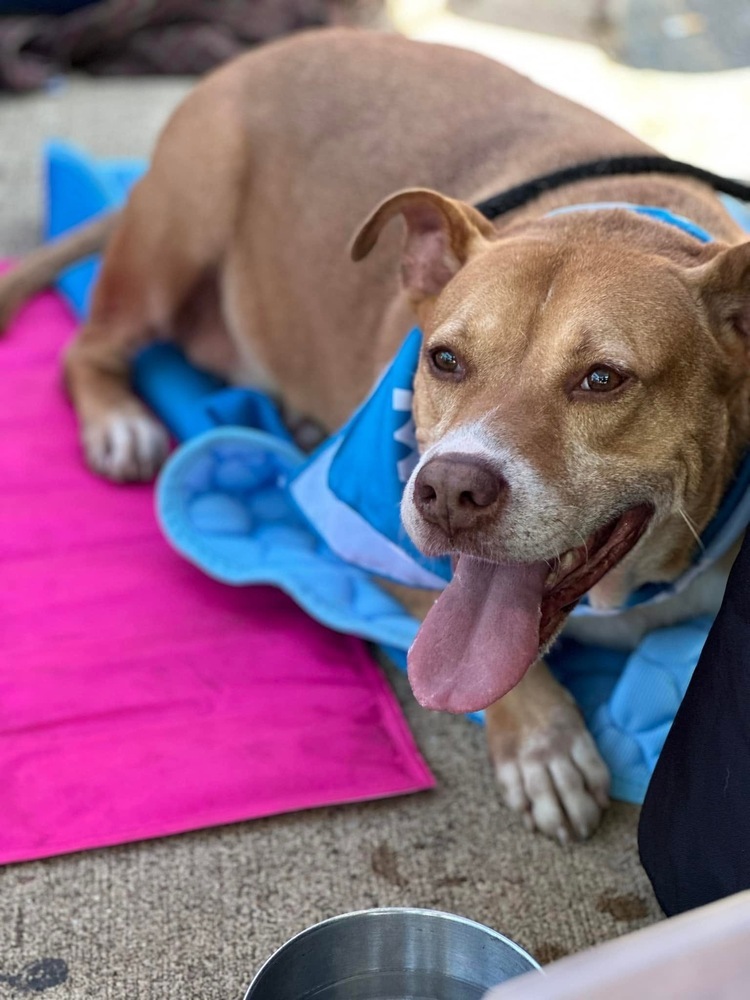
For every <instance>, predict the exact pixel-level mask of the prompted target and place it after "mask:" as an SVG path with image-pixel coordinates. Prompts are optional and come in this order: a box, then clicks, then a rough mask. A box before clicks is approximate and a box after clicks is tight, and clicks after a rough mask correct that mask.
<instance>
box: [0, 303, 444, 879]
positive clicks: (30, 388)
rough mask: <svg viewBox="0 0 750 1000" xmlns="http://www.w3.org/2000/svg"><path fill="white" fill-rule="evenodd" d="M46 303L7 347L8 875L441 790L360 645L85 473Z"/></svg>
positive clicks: (0, 627)
mask: <svg viewBox="0 0 750 1000" xmlns="http://www.w3.org/2000/svg"><path fill="white" fill-rule="evenodd" d="M73 326H74V323H73V320H72V319H71V317H70V315H69V313H68V312H67V310H66V308H65V306H64V305H63V303H62V302H61V301H60V300H59V299H58V298H57V297H56V296H54V295H53V294H47V295H44V296H42V297H40V298H39V299H37V300H36V301H35V302H33V303H32V304H31V305H30V306H29V307H28V308H27V309H26V310H25V311H24V312H23V314H22V315H21V316H20V318H19V319H18V321H17V322H16V323H15V324H14V326H13V327H12V329H11V330H10V331H9V333H8V334H7V336H6V338H5V339H4V340H3V341H2V342H0V370H2V374H3V405H2V409H0V525H1V526H2V527H0V567H1V569H0V573H1V574H2V575H1V583H0V802H1V803H2V805H1V806H0V815H1V816H2V819H0V863H6V862H10V861H23V860H28V859H31V858H40V857H47V856H50V855H54V854H61V853H65V852H68V851H77V850H83V849H87V848H94V847H102V846H105V845H108V844H118V843H123V842H126V841H132V840H140V839H144V838H149V837H159V836H164V835H166V834H173V833H179V832H181V831H185V830H193V829H196V828H199V827H206V826H213V825H217V824H221V823H231V822H236V821H238V820H246V819H252V818H254V817H257V816H267V815H269V814H272V813H279V812H286V811H291V810H295V809H305V808H309V807H311V806H321V805H330V804H333V803H342V802H354V801H358V800H362V799H373V798H380V797H383V796H390V795H398V794H403V793H407V792H414V791H418V790H420V789H426V788H430V787H432V786H433V784H434V781H433V779H432V776H431V775H430V772H429V771H428V769H427V767H426V765H425V763H424V761H423V760H422V758H421V757H420V755H419V752H418V750H417V749H416V747H415V745H414V743H413V740H412V738H411V735H410V733H409V731H408V729H407V727H406V724H405V721H404V719H403V716H402V715H401V712H400V709H399V707H398V704H397V702H396V700H395V698H394V696H393V694H392V692H391V690H390V688H389V686H388V684H387V682H386V681H385V679H384V677H383V676H382V674H381V672H380V670H379V668H378V667H377V665H376V664H375V663H374V662H373V661H372V659H371V658H370V657H369V655H368V653H367V650H366V648H365V646H364V644H363V643H362V642H361V641H359V640H357V639H354V638H351V637H348V636H342V635H338V634H336V633H334V632H330V631H328V630H327V629H325V628H323V627H322V626H321V625H319V624H317V623H316V622H314V621H312V620H311V619H309V618H307V617H306V616H305V615H304V614H303V612H302V611H300V610H299V609H298V608H297V607H296V605H294V604H293V603H292V602H291V600H290V599H289V598H287V597H286V596H285V595H284V594H282V593H280V592H278V591H275V590H272V589H270V588H266V587H250V588H240V589H232V588H230V587H227V586H224V585H222V584H219V583H216V582H214V581H213V580H210V579H208V578H207V577H204V576H203V575H201V573H199V572H198V571H197V570H196V569H194V568H193V567H192V566H190V565H188V564H187V563H186V562H183V561H182V560H181V559H180V558H179V557H178V556H177V555H176V554H175V553H174V552H173V551H172V550H171V549H170V548H169V547H168V546H167V544H166V543H165V542H164V540H163V539H162V537H161V535H160V533H159V531H158V528H157V526H156V522H155V519H154V515H153V512H152V489H151V487H150V486H127V487H125V486H114V485H110V484H108V483H105V482H103V481H101V480H99V479H97V478H95V477H94V476H93V475H92V474H91V473H89V472H88V471H87V470H86V469H85V468H84V466H83V464H82V461H81V458H80V454H79V449H78V443H77V439H76V427H75V423H74V419H73V414H72V412H71V410H70V407H69V405H68V404H67V402H66V401H65V399H64V396H63V392H62V389H61V381H60V365H59V360H58V359H59V353H60V348H61V346H62V344H63V343H64V342H65V340H66V339H67V338H68V337H69V336H70V333H71V330H72V328H73Z"/></svg>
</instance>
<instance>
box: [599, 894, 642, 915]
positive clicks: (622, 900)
mask: <svg viewBox="0 0 750 1000" xmlns="http://www.w3.org/2000/svg"><path fill="white" fill-rule="evenodd" d="M596 908H597V910H598V911H599V912H600V913H608V914H609V915H610V917H614V918H615V920H622V921H629V920H643V919H644V918H645V917H647V916H648V914H649V909H648V903H647V902H646V900H645V899H642V898H641V896H638V895H636V893H634V892H624V893H621V894H619V895H618V894H617V893H608V892H603V893H602V894H601V896H599V898H598V899H597V901H596Z"/></svg>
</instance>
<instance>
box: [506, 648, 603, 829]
mask: <svg viewBox="0 0 750 1000" xmlns="http://www.w3.org/2000/svg"><path fill="white" fill-rule="evenodd" d="M486 721H487V739H488V744H489V752H490V758H491V759H492V763H493V766H494V768H495V774H496V776H497V780H498V782H499V784H500V790H501V793H502V796H503V799H504V801H505V803H506V805H508V806H509V807H510V808H511V809H513V810H515V811H516V812H518V813H521V815H522V816H523V821H524V824H525V826H526V827H527V828H528V829H529V830H534V829H537V830H540V831H541V832H542V833H546V834H547V835H548V836H550V837H556V838H557V839H558V840H559V841H560V842H561V843H566V842H567V841H569V840H570V839H571V836H572V837H576V838H582V839H583V838H586V837H589V836H590V835H591V834H592V833H593V832H594V830H595V829H596V828H597V826H598V825H599V821H600V819H601V815H602V811H603V810H604V809H605V808H606V807H607V805H608V804H609V773H608V771H607V768H606V765H605V764H604V762H603V761H602V759H601V757H600V756H599V752H598V750H597V749H596V746H595V744H594V741H593V739H592V738H591V735H590V733H589V732H588V730H587V729H586V725H585V723H584V721H583V718H582V716H581V713H580V712H579V710H578V708H577V706H576V705H575V702H574V701H573V699H572V698H571V696H570V695H569V694H568V692H567V691H566V690H565V689H564V688H563V687H562V686H561V685H560V684H558V682H557V681H556V680H555V678H554V677H553V676H552V674H551V673H550V671H549V668H548V667H547V665H546V664H545V663H544V662H542V661H541V660H538V661H537V662H536V663H535V664H534V665H533V666H532V667H531V669H530V670H529V671H528V672H527V674H526V676H525V677H524V678H523V680H522V681H521V682H520V684H518V685H517V686H516V687H515V688H514V689H513V690H512V691H510V692H509V693H508V694H507V695H505V697H504V698H501V700H500V701H497V702H495V704H494V705H491V706H490V707H489V708H488V709H487V712H486Z"/></svg>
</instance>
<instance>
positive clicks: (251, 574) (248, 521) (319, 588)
mask: <svg viewBox="0 0 750 1000" xmlns="http://www.w3.org/2000/svg"><path fill="white" fill-rule="evenodd" d="M143 170H144V165H143V164H142V163H140V162H136V161H117V162H114V161H109V160H95V159H93V158H91V157H89V156H88V155H86V154H85V153H83V152H82V151H80V150H76V149H75V148H73V147H71V146H67V145H64V144H61V143H51V144H50V145H49V146H48V147H47V178H48V224H47V234H48V236H50V237H52V236H55V235H57V234H59V233H61V232H63V231H65V230H66V229H67V228H69V227H70V226H73V225H76V224H78V223H80V222H82V221H84V220H85V219H87V218H90V217H91V216H93V215H97V214H99V213H100V212H102V211H106V210H108V209H110V208H112V207H114V206H117V205H119V204H120V203H121V202H122V201H123V199H124V198H125V196H126V194H127V191H128V189H129V187H130V186H131V185H132V184H133V182H134V181H135V180H136V179H137V178H138V177H139V176H140V174H141V173H142V172H143ZM728 207H729V209H730V211H731V212H732V213H733V214H735V215H736V217H737V218H738V219H739V221H740V222H741V223H742V224H744V225H746V226H748V228H750V216H749V214H748V210H747V208H746V207H745V206H741V205H740V204H739V203H737V202H728ZM96 266H97V265H96V263H95V262H93V261H89V262H86V263H85V264H83V265H79V266H78V267H76V268H73V269H71V270H70V271H68V272H66V274H65V275H64V276H63V277H62V279H61V281H60V289H61V291H62V292H63V294H64V295H65V296H66V297H67V298H68V300H69V302H70V303H71V305H72V306H73V308H74V310H75V311H76V312H77V313H78V315H81V316H82V315H85V313H86V309H87V303H88V296H89V292H90V288H91V282H92V280H93V278H94V276H95V273H96ZM133 378H134V383H135V386H136V388H137V389H138V391H139V392H140V393H141V395H142V396H143V397H144V399H145V400H146V401H147V402H148V403H149V405H150V406H151V407H152V408H153V409H154V410H155V411H156V412H157V413H158V414H159V415H160V416H161V417H162V419H163V420H164V421H165V423H166V424H167V425H168V426H169V428H170V429H171V430H172V432H173V433H174V435H175V436H176V437H177V438H178V439H180V440H183V441H185V443H184V444H183V445H182V446H181V447H179V448H178V449H177V451H175V452H174V454H173V455H172V457H171V458H170V459H169V461H168V462H167V464H166V466H165V467H164V470H163V472H162V474H161V476H160V479H159V483H158V486H157V511H158V517H159V520H160V522H161V525H162V528H163V529H164V533H165V535H166V536H167V538H168V540H169V541H170V542H171V544H172V545H173V546H174V547H175V548H176V549H177V551H178V552H180V553H181V554H182V555H183V556H185V558H187V559H188V560H189V561H190V562H192V563H194V564H195V565H196V566H198V567H200V568H201V569H202V570H204V572H206V573H208V574H209V575H210V576H212V577H214V578H216V579H218V580H222V581H224V582H226V583H227V584H231V585H233V586H241V585H247V584H253V583H270V584H273V585H275V586H278V587H280V588H282V589H283V590H285V591H287V593H289V594H290V595H291V596H292V597H293V598H294V599H295V600H296V601H297V602H298V604H299V605H300V606H301V607H303V608H304V609H305V610H306V611H307V612H308V613H309V614H311V615H312V616H313V617H315V618H317V619H318V620H319V621H321V622H323V623H324V624H326V625H328V626H330V627H331V628H333V629H336V630H338V631H341V632H347V633H351V634H353V635H359V636H362V637H363V638H365V639H369V640H372V641H374V642H376V643H379V644H381V645H382V646H383V647H385V648H386V650H387V651H388V652H389V653H390V654H391V655H392V656H393V657H394V659H395V660H396V661H397V662H398V663H399V665H401V666H404V665H405V662H406V650H407V649H408V647H409V645H410V644H411V642H412V640H413V638H414V635H415V634H416V631H417V622H416V621H415V620H414V619H412V618H411V617H410V616H409V615H407V614H406V613H405V612H404V611H403V609H402V608H401V606H400V605H399V604H398V603H397V602H396V601H394V600H393V599H392V598H390V597H389V596H388V595H387V594H385V593H384V592H383V591H382V590H381V589H380V588H379V587H378V586H377V585H376V584H375V583H374V582H373V581H372V580H371V578H370V577H369V576H368V575H367V574H366V573H365V572H363V571H362V570H360V569H358V568H357V567H355V566H351V565H348V564H347V563H344V562H343V561H342V560H340V559H339V558H338V557H337V556H335V555H334V554H333V553H332V552H331V551H330V550H329V549H328V548H327V546H326V545H325V544H324V543H323V542H322V541H321V540H320V539H319V538H318V537H317V535H316V534H314V533H313V531H312V530H311V529H310V528H309V526H308V525H307V523H306V521H304V520H303V519H302V517H301V516H300V514H299V513H298V511H297V509H296V507H295V506H294V504H293V503H292V502H291V500H290V498H289V494H288V490H287V479H288V477H289V475H290V474H291V473H292V472H293V471H294V470H295V469H296V468H297V467H298V466H299V464H300V463H301V462H302V461H303V455H302V454H301V453H300V452H299V451H298V450H297V449H296V448H295V447H294V445H293V444H292V443H291V441H290V439H289V436H288V434H287V432H286V431H285V429H284V427H283V424H282V422H281V420H280V418H279V415H278V412H277V410H276V408H275V406H274V404H273V403H272V402H271V400H269V399H268V398H266V397H265V396H263V395H262V394H260V393H257V392H253V391H249V390H240V389H229V388H227V387H225V386H223V385H222V384H221V382H220V381H219V380H218V379H216V378H214V377H213V376H211V375H207V374H206V373H205V372H201V371H198V370H196V369H195V368H193V367H192V366H191V365H190V364H189V363H188V362H187V361H186V360H185V358H184V357H183V356H182V354H181V353H180V352H179V350H177V348H175V347H173V346H171V345H164V344H162V345H156V346H154V347H151V348H148V349H147V350H146V351H144V352H143V353H142V354H141V355H140V356H139V358H138V359H137V361H136V364H135V367H134V376H133ZM710 624H711V622H710V620H709V619H706V618H703V619H699V620H696V621H694V622H690V623H688V624H685V625H681V626H676V627H674V628H669V629H661V630H659V631H657V632H654V633H652V634H651V635H649V636H648V637H647V638H646V639H645V640H644V641H643V642H642V643H641V645H640V647H639V648H638V649H637V650H636V651H635V652H634V653H631V654H625V653H621V652H615V651H613V650H608V649H600V648H596V647H583V646H580V645H578V644H576V643H574V642H572V641H570V640H563V641H561V642H560V643H559V644H558V646H557V648H556V650H555V651H554V655H553V656H552V657H551V661H552V666H553V669H554V670H555V671H556V673H557V674H558V676H559V677H560V678H561V680H562V681H563V683H565V684H566V685H567V686H568V688H569V689H570V690H571V692H572V693H573V694H574V696H575V697H576V699H577V701H578V703H579V705H580V706H581V709H582V711H583V713H584V715H585V717H586V720H587V723H588V725H589V727H590V728H591V731H592V732H593V734H594V738H595V739H596V741H597V744H598V746H599V749H600V751H601V752H602V754H603V756H604V758H605V760H606V761H607V763H608V765H609V767H610V769H611V771H612V776H613V795H614V796H615V797H616V798H621V799H625V800H626V801H630V802H641V801H642V800H643V796H644V794H645V791H646V787H647V784H648V781H649V778H650V776H651V772H652V770H653V767H654V765H655V763H656V760H657V758H658V756H659V753H660V751H661V747H662V745H663V743H664V739H665V738H666V735H667V732H668V731H669V727H670V726H671V724H672V720H673V719H674V716H675V713H676V711H677V709H678V707H679V705H680V702H681V700H682V696H683V694H684V692H685V690H686V688H687V685H688V683H689V681H690V677H691V676H692V672H693V669H694V667H695V664H696V662H697V660H698V656H699V654H700V650H701V649H702V647H703V643H704V641H705V638H706V635H707V634H708V629H709V627H710Z"/></svg>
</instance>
